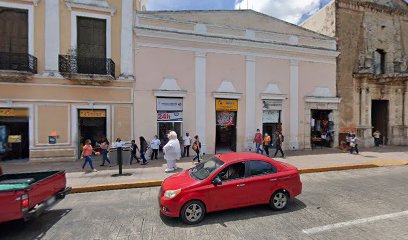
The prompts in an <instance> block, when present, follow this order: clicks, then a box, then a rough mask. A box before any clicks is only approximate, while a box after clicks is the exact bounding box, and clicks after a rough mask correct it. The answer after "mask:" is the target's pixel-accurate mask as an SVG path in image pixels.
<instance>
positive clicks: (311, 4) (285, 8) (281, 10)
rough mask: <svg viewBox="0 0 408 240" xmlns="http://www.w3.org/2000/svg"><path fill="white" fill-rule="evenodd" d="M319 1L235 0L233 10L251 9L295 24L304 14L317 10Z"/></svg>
mask: <svg viewBox="0 0 408 240" xmlns="http://www.w3.org/2000/svg"><path fill="white" fill-rule="evenodd" d="M320 1H321V0H235V9H247V8H249V9H253V10H255V11H257V12H261V13H265V14H268V15H270V16H273V17H276V18H279V19H282V20H284V21H287V22H290V23H294V24H297V23H299V20H300V19H301V18H302V16H303V15H304V14H310V13H313V12H316V11H318V10H319V7H320Z"/></svg>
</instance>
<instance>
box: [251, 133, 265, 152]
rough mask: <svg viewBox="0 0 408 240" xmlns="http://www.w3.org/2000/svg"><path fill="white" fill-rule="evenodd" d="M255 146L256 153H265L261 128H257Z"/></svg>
mask: <svg viewBox="0 0 408 240" xmlns="http://www.w3.org/2000/svg"><path fill="white" fill-rule="evenodd" d="M253 142H254V143H255V147H256V153H259V152H261V154H263V150H262V149H261V144H262V133H261V131H260V130H259V129H256V133H255V137H254V141H253Z"/></svg>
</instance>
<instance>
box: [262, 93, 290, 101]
mask: <svg viewBox="0 0 408 240" xmlns="http://www.w3.org/2000/svg"><path fill="white" fill-rule="evenodd" d="M287 98H288V95H287V94H273V93H261V99H262V100H285V99H287Z"/></svg>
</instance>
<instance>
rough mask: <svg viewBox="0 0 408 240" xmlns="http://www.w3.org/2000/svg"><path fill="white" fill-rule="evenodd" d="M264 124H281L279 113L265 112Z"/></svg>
mask: <svg viewBox="0 0 408 240" xmlns="http://www.w3.org/2000/svg"><path fill="white" fill-rule="evenodd" d="M262 122H263V123H279V111H270V110H267V111H263V116H262Z"/></svg>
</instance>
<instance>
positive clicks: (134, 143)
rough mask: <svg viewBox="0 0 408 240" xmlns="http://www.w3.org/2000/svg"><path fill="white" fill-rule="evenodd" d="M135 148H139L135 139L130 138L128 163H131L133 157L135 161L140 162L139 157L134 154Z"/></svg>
mask: <svg viewBox="0 0 408 240" xmlns="http://www.w3.org/2000/svg"><path fill="white" fill-rule="evenodd" d="M137 150H139V148H138V147H137V144H136V141H135V140H132V141H131V145H130V160H129V163H130V165H132V162H133V159H136V161H137V162H138V163H140V158H138V157H137V156H136V151H137Z"/></svg>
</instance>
